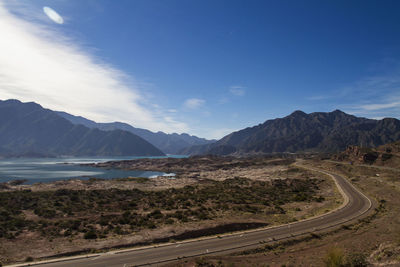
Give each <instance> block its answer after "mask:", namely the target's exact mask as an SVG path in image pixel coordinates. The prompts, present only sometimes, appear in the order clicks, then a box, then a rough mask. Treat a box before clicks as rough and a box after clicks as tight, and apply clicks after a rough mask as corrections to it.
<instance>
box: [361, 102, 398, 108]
mask: <svg viewBox="0 0 400 267" xmlns="http://www.w3.org/2000/svg"><path fill="white" fill-rule="evenodd" d="M358 108H360V109H363V110H383V109H390V108H400V101H395V102H387V103H380V104H366V105H360V106H358Z"/></svg>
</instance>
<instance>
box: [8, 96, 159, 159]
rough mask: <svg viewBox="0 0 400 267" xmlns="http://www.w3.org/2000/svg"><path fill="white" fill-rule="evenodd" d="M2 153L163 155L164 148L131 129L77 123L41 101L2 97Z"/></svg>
mask: <svg viewBox="0 0 400 267" xmlns="http://www.w3.org/2000/svg"><path fill="white" fill-rule="evenodd" d="M0 155H1V156H59V155H70V156H161V155H164V153H163V152H162V151H160V150H159V149H157V148H156V147H154V146H153V145H152V144H150V143H149V142H147V141H146V140H143V139H142V138H141V137H139V136H137V135H135V134H132V133H131V132H128V131H122V130H114V131H102V130H99V129H91V128H88V127H85V126H83V125H75V124H73V123H71V122H70V121H68V120H66V119H65V118H63V117H62V116H60V115H59V114H58V113H56V112H54V111H51V110H49V109H44V108H42V107H41V106H40V105H38V104H36V103H33V102H29V103H22V102H20V101H18V100H6V101H1V100H0Z"/></svg>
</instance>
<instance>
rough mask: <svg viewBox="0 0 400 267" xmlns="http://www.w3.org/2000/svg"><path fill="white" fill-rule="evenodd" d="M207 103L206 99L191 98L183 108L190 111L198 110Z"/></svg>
mask: <svg viewBox="0 0 400 267" xmlns="http://www.w3.org/2000/svg"><path fill="white" fill-rule="evenodd" d="M205 103H206V101H205V100H204V99H200V98H189V99H187V100H186V101H185V102H184V103H183V106H184V107H185V108H188V109H198V108H200V107H202V106H204V104H205Z"/></svg>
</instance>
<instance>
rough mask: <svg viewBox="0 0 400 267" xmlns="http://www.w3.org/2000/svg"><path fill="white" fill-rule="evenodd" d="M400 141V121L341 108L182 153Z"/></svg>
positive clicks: (328, 148) (300, 115) (297, 115)
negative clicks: (355, 114) (373, 117)
mask: <svg viewBox="0 0 400 267" xmlns="http://www.w3.org/2000/svg"><path fill="white" fill-rule="evenodd" d="M397 140H400V121H399V120H397V119H394V118H385V119H382V120H373V119H366V118H361V117H356V116H353V115H349V114H346V113H344V112H342V111H340V110H335V111H333V112H314V113H310V114H306V113H304V112H302V111H295V112H293V113H292V114H290V115H289V116H286V117H284V118H278V119H273V120H267V121H266V122H264V123H262V124H259V125H257V126H254V127H249V128H246V129H243V130H240V131H237V132H233V133H231V134H229V135H227V136H225V137H223V138H222V139H220V140H218V141H217V142H215V143H213V144H209V145H201V146H192V147H190V148H187V149H184V150H182V151H181V153H182V154H190V155H196V154H216V155H228V154H236V155H241V154H257V153H275V152H293V153H294V152H337V151H341V150H344V149H345V148H346V147H347V146H348V145H358V146H365V147H376V146H379V145H383V144H386V143H389V142H394V141H397Z"/></svg>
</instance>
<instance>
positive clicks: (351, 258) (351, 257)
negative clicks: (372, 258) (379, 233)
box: [345, 253, 368, 267]
mask: <svg viewBox="0 0 400 267" xmlns="http://www.w3.org/2000/svg"><path fill="white" fill-rule="evenodd" d="M345 266H346V267H366V266H368V261H367V257H366V256H365V255H364V254H362V253H350V254H348V255H347V256H346V262H345Z"/></svg>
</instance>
